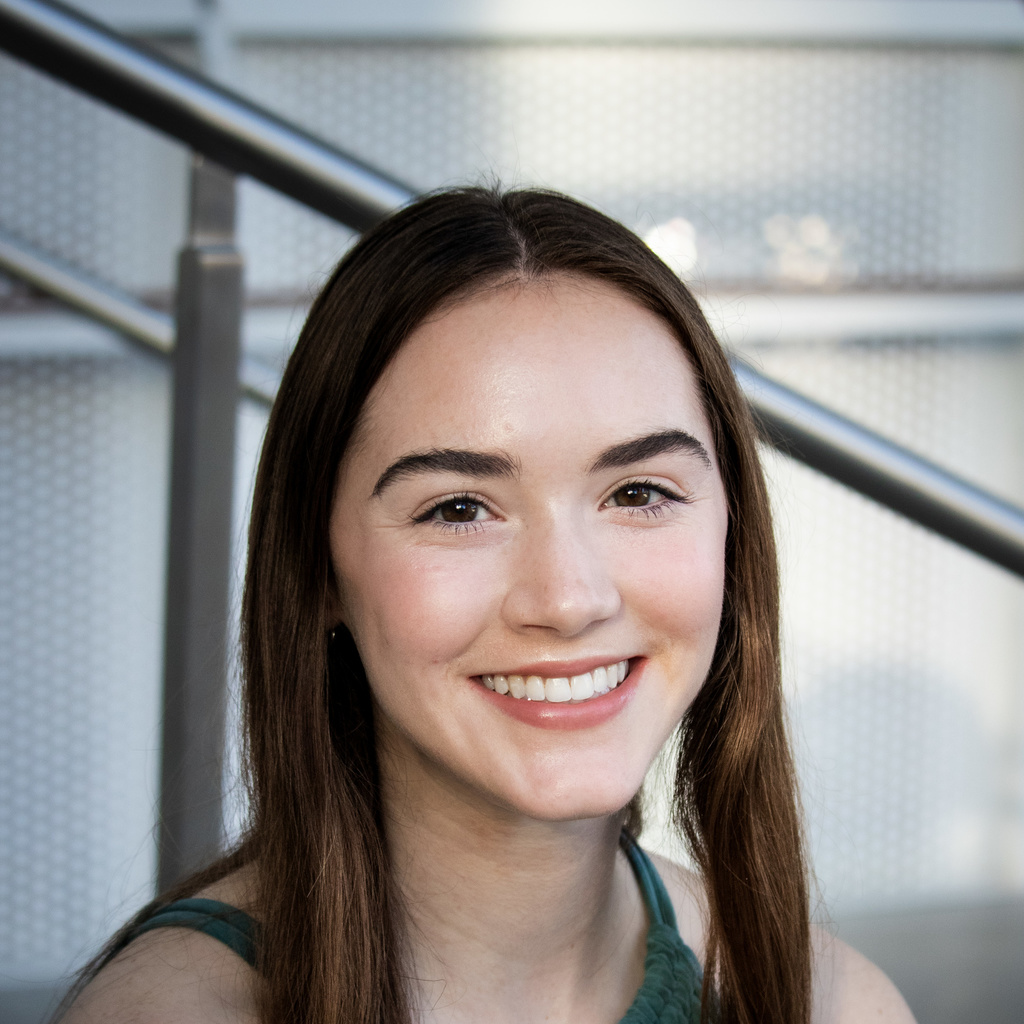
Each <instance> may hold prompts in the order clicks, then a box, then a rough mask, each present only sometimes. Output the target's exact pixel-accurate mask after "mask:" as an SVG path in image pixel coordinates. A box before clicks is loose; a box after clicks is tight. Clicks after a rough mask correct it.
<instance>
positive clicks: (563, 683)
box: [544, 676, 572, 704]
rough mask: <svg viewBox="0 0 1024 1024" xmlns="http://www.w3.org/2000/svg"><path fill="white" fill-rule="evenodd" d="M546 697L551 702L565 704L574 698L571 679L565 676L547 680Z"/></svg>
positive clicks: (545, 683) (545, 686)
mask: <svg viewBox="0 0 1024 1024" xmlns="http://www.w3.org/2000/svg"><path fill="white" fill-rule="evenodd" d="M544 699H545V700H546V701H548V702H549V703H551V704H563V703H564V702H565V701H567V700H572V689H571V688H570V686H569V680H568V679H566V678H565V676H561V677H558V678H555V679H547V680H545V682H544Z"/></svg>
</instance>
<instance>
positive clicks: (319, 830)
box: [207, 188, 810, 1024]
mask: <svg viewBox="0 0 1024 1024" xmlns="http://www.w3.org/2000/svg"><path fill="white" fill-rule="evenodd" d="M551 273H572V274H576V275H586V276H589V277H592V278H596V279H598V280H600V281H604V282H606V283H608V284H610V285H613V286H615V287H617V288H619V289H621V290H622V291H623V292H624V293H626V294H627V295H629V296H630V297H632V298H633V300H634V301H636V302H638V303H639V304H640V305H642V306H644V307H646V308H647V309H649V310H651V311H653V312H654V313H655V314H657V315H658V316H659V317H661V318H662V319H663V320H664V321H665V323H666V324H668V325H669V327H670V328H671V329H672V331H673V332H674V333H675V334H676V336H677V337H678V339H679V342H680V344H681V345H682V346H683V347H684V349H685V350H686V351H687V352H688V354H689V356H690V359H691V363H692V366H693V369H694V373H695V375H696V379H697V382H698V385H699V387H700V390H701V393H702V397H703V402H704V406H705V412H706V414H707V417H708V420H709V422H710V425H711V430H712V434H713V438H714V444H715V448H716V454H717V457H718V464H719V466H720V468H721V473H722V478H723V481H724V485H725V491H726V495H727V499H728V503H729V515H730V520H729V531H728V538H727V544H726V584H725V605H724V612H723V618H722V625H721V630H720V634H719V638H718V645H717V649H716V652H715V655H714V659H713V663H712V667H711V670H710V673H709V675H708V678H707V680H706V682H705V683H704V686H703V688H702V689H701V691H700V693H699V695H698V697H697V698H696V700H695V701H694V702H693V705H692V706H691V708H690V709H689V711H688V712H687V714H686V716H685V718H684V719H683V722H682V723H681V725H680V730H681V734H680V738H681V742H680V753H679V758H678V763H677V769H676V780H675V785H676V796H675V804H674V812H675V821H676V824H677V826H678V827H679V829H680V830H681V832H682V833H683V835H684V836H685V837H686V839H687V841H688V844H689V847H690V849H691V851H692V853H693V856H694V858H695V860H696V863H697V865H698V867H699V869H700V872H701V874H702V876H703V879H704V882H705V884H706V889H707V897H708V907H709V931H708V941H707V954H706V964H705V979H704V994H703V1014H702V1016H703V1017H704V1019H705V1020H710V1019H716V1020H720V1021H722V1022H723V1024H754V1022H757V1024H806V1022H807V1021H808V1020H809V1017H810V944H809V922H808V900H807V886H806V879H805V867H804V860H803V852H802V845H801V829H800V824H799V816H798V812H797V806H796V798H795V782H794V772H793V766H792V762H791V758H790V753H789V748H788V745H787V740H786V735H785V728H784V719H783V706H782V694H781V685H780V670H779V644H778V580H777V569H776V557H775V546H774V539H773V534H772V527H771V519H770V515H769V508H768V499H767V494H766V490H765V485H764V480H763V477H762V474H761V469H760V466H759V463H758V459H757V454H756V450H755V435H754V428H753V424H752V421H751V418H750V415H749V412H748V410H747V406H746V403H745V402H744V400H743V398H742V396H741V394H740V392H739V390H738V388H737V385H736V382H735V379H734V378H733V375H732V372H731V371H730V369H729V365H728V361H727V359H726V357H725V355H724V353H723V351H722V349H721V347H720V346H719V344H718V342H717V341H716V340H715V338H714V336H713V334H712V332H711V330H710V329H709V327H708V325H707V323H706V321H705V319H704V317H703V315H702V314H701V311H700V309H699V307H698V305H697V303H696V301H695V300H694V298H693V297H692V295H691V294H690V293H689V291H688V290H687V289H686V287H685V286H684V285H683V284H682V283H681V282H680V281H679V279H678V278H677V277H676V276H675V275H674V274H673V273H672V272H671V271H670V270H669V269H668V268H667V267H666V266H665V265H664V264H663V263H662V262H661V261H660V260H659V259H658V258H657V257H656V256H654V254H653V253H652V252H651V251H650V250H649V249H648V248H647V246H645V245H644V244H643V242H641V241H640V240H639V239H638V238H637V237H636V236H635V235H634V234H632V233H631V232H630V231H628V230H627V229H626V228H624V227H623V226H622V225H620V224H618V223H616V222H615V221H613V220H611V219H610V218H608V217H606V216H605V215H603V214H601V213H599V212H597V211H595V210H593V209H591V208H589V207H587V206H584V205H582V204H580V203H578V202H575V201H573V200H571V199H569V198H566V197H565V196H562V195H558V194H555V193H551V192H544V191H533V190H521V191H511V192H505V193H501V192H498V191H496V190H487V189H476V188H469V189H457V190H451V191H446V192H441V193H437V194H434V195H431V196H428V197H427V198H425V199H422V200H420V201H419V202H417V203H415V204H414V205H412V206H409V207H408V208H406V209H404V210H402V211H401V212H399V213H397V214H396V215H394V216H393V217H391V218H390V219H389V220H387V221H385V222H384V223H383V224H381V225H380V226H378V227H377V228H375V229H373V230H372V231H370V232H368V233H367V234H366V235H364V236H363V237H362V239H361V240H360V241H359V242H358V243H357V244H356V245H355V246H354V247H353V249H352V250H351V251H350V252H349V253H348V254H347V255H346V256H345V257H344V259H343V260H342V261H341V263H340V265H339V266H338V268H337V269H336V271H335V272H334V274H333V276H332V277H331V278H330V280H329V281H328V282H327V285H326V286H325V287H324V289H323V290H322V292H321V293H320V295H319V297H318V299H317V300H316V302H315V303H314V305H313V308H312V311H311V312H310V315H309V318H308V320H307V322H306V325H305V328H304V329H303V331H302V334H301V336H300V338H299V341H298V344H297V346H296V349H295V352H294V354H293V356H292V358H291V360H290V362H289V364H288V367H287V369H286V371H285V374H284V379H283V381H282V384H281V388H280V392H279V394H278V398H277V401H276V403H275V405H274V408H273V411H272V412H271V415H270V421H269V425H268V427H267V433H266V437H265V440H264V445H263V453H262V457H261V461H260V467H259V472H258V475H257V479H256V490H255V495H254V498H253V511H252V521H251V526H250V532H249V559H248V568H247V573H246V583H245V597H244V602H243V609H242V653H243V666H244V686H245V696H244V708H245V721H246V746H247V753H248V763H249V772H250V784H251V790H252V804H251V825H250V829H249V832H248V836H247V838H246V840H245V844H244V847H243V851H242V853H241V856H242V859H250V860H251V861H252V862H253V864H254V865H255V867H256V874H257V877H258V880H259V881H258V892H257V907H258V916H259V918H260V922H261V930H262V936H263V944H262V957H261V959H260V963H259V967H260V974H261V983H260V989H259V999H260V1009H261V1015H262V1019H263V1020H264V1021H266V1022H267V1024H271V1022H279V1021H297V1022H308V1024H324V1022H337V1024H342V1022H344V1024H408V1021H409V1019H410V1009H409V1002H408V996H407V991H406V980H405V976H404V974H403V955H402V954H403V950H402V914H401V909H400V907H399V906H398V903H397V897H396V895H395V886H394V884H393V882H392V880H391V877H390V871H389V862H388V850H387V845H386V843H385V840H384V834H383V825H382V810H381V806H380V796H379V787H378V782H377V756H376V750H375V747H374V738H373V737H374V732H373V721H372V716H373V707H372V702H371V699H370V695H369V687H368V684H367V681H366V677H365V674H364V672H363V668H362V664H361V662H360V659H359V654H358V652H357V650H356V648H355V645H354V643H353V642H352V639H351V637H350V636H349V635H348V633H347V632H346V631H345V630H344V629H339V631H338V633H337V635H336V636H333V638H332V634H331V630H332V627H333V626H334V620H333V617H332V607H333V595H334V580H333V578H332V570H331V563H330V558H329V548H328V518H329V514H330V507H331V500H332V495H333V489H334V483H335V477H336V473H337V470H338V466H339V463H340V462H341V460H342V458H343V456H344V454H345V449H346V445H347V444H348V441H349V438H350V437H351V435H352V431H353V428H354V426H355V424H356V422H357V420H358V417H359V415H360V411H361V410H362V408H363V405H364V403H365V401H366V399H367V396H368V394H369V393H370V390H371V388H372V387H373V386H374V384H375V382H376V381H377V380H378V379H379V377H380V375H381V373H382V371H383V370H384V368H385V367H386V366H387V365H388V363H389V361H390V360H391V359H392V358H393V357H394V355H395V353H396V352H397V351H398V349H399V348H400V346H401V345H402V343H403V342H404V340H405V339H406V338H407V337H408V335H409V334H410V332H411V331H412V330H413V329H414V328H415V327H416V326H417V325H418V324H420V323H421V322H422V321H423V320H424V319H425V318H426V317H427V316H428V315H430V314H431V312H433V311H435V310H436V309H437V308H438V307H439V306H440V305H442V304H444V303H446V302H450V301H452V300H453V299H456V298H458V297H459V296H460V295H464V294H469V293H471V292H472V291H473V290H475V289H478V288H481V287H484V286H486V285H487V284H491V283H495V282H498V281H502V280H513V281H514V280H517V279H518V280H524V279H530V278H535V277H538V276H543V275H545V274H551ZM234 856H235V859H234V860H233V861H231V862H230V863H231V864H232V865H234V864H237V863H238V862H239V860H238V858H239V856H240V854H239V852H238V851H236V854H235V855H234ZM227 863H228V862H225V866H226V865H227ZM215 872H216V868H215ZM207 877H210V876H209V875H207Z"/></svg>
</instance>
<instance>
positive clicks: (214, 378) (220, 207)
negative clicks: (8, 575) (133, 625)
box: [157, 156, 242, 890]
mask: <svg viewBox="0 0 1024 1024" xmlns="http://www.w3.org/2000/svg"><path fill="white" fill-rule="evenodd" d="M234 227H235V181H234V175H232V174H230V173H229V172H228V171H225V170H224V169H223V168H221V167H219V166H217V165H215V164H212V163H210V162H209V161H206V160H204V159H203V158H202V157H200V156H196V157H194V158H193V164H192V195H191V216H190V227H189V239H188V242H187V244H186V246H185V248H184V249H183V250H182V252H181V255H180V258H179V263H178V294H177V341H176V344H175V351H174V413H173V415H174V421H173V441H172V451H171V499H170V504H171V507H170V524H169V537H168V561H167V611H166V626H165V649H164V706H163V752H162V765H161V780H160V840H159V863H158V870H157V875H158V886H159V888H160V889H161V890H163V889H165V888H167V887H168V886H170V885H172V884H174V883H175V882H177V881H179V880H181V879H182V878H183V877H185V876H186V875H187V874H188V873H189V872H191V871H193V870H195V869H196V868H197V867H199V866H201V865H202V864H203V863H204V862H205V861H207V860H209V859H210V858H211V857H213V856H215V855H216V853H217V851H218V849H219V847H220V843H221V838H222V829H223V823H222V793H221V790H222V778H221V770H222V768H221V766H222V760H223V748H224V717H225V703H226V693H227V635H228V634H227V627H228V604H229V589H228V583H229V574H230V571H231V570H230V566H231V498H232V484H233V478H234V462H235V413H236V401H237V395H238V359H239V338H240V329H241V312H242V260H241V257H240V256H239V253H238V250H237V249H236V248H235V245H234Z"/></svg>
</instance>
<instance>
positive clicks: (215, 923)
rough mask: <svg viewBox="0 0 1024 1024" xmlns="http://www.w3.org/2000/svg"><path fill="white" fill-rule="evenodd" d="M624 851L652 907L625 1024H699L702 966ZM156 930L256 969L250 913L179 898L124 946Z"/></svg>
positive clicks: (647, 871) (653, 882)
mask: <svg viewBox="0 0 1024 1024" xmlns="http://www.w3.org/2000/svg"><path fill="white" fill-rule="evenodd" d="M622 848H623V850H624V851H625V853H626V856H627V857H628V858H629V863H630V865H631V866H632V868H633V872H634V873H635V875H636V879H637V882H638V883H639V885H640V892H641V893H642V895H643V899H644V903H645V904H646V906H647V913H648V916H649V917H650V921H651V923H650V926H649V927H648V929H647V953H646V955H645V957H644V980H643V984H642V985H641V986H640V990H639V991H638V992H637V994H636V998H635V999H634V1000H633V1003H632V1005H631V1006H630V1007H629V1009H628V1010H627V1011H626V1015H625V1017H623V1018H622V1020H621V1021H620V1022H619V1024H697V1022H698V1021H699V1020H700V986H701V977H702V975H701V968H700V964H699V963H698V962H697V958H696V957H695V956H694V955H693V951H692V950H691V949H690V947H689V946H687V945H686V943H685V942H683V940H682V938H681V937H680V935H679V931H678V928H677V926H676V915H675V911H674V910H673V909H672V901H671V900H670V899H669V896H668V893H667V892H666V891H665V885H664V883H663V882H662V880H661V878H660V877H659V875H658V872H657V871H656V870H655V867H654V865H653V864H652V863H651V861H650V858H649V857H648V856H647V854H646V853H644V851H643V850H641V849H640V847H639V846H637V845H636V843H634V842H633V840H632V839H630V838H629V837H628V836H625V835H624V836H623V838H622ZM155 928H191V929H193V930H194V931H198V932H203V934H205V935H209V936H210V937H211V938H214V939H217V940H218V941H220V942H223V943H224V944H225V945H226V946H229V947H230V948H231V949H233V950H234V951H235V952H236V953H237V954H238V955H239V956H240V957H241V958H242V959H243V960H245V961H246V962H247V963H249V964H252V965H253V966H255V965H256V942H257V940H258V926H257V924H256V922H255V921H254V920H253V919H252V918H251V917H249V915H248V914H246V913H245V912H244V911H241V910H238V909H237V908H236V907H232V906H231V905H230V904H227V903H220V902H219V901H217V900H199V899H191V900H176V901H175V902H174V903H168V904H167V906H165V907H161V908H160V909H159V910H157V911H156V912H155V913H154V914H153V916H152V917H149V918H147V919H146V920H145V921H143V922H142V924H140V925H138V926H136V927H135V928H134V929H132V931H131V933H130V934H129V935H128V936H127V937H126V938H125V941H124V942H123V943H122V946H121V948H123V947H124V946H126V945H127V944H128V943H129V942H131V941H132V939H134V938H135V937H136V936H138V935H141V934H143V933H144V932H148V931H152V930H153V929H155Z"/></svg>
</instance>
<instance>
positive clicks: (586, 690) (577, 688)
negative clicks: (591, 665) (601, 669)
mask: <svg viewBox="0 0 1024 1024" xmlns="http://www.w3.org/2000/svg"><path fill="white" fill-rule="evenodd" d="M569 686H570V687H571V689H572V699H573V700H586V699H587V698H588V697H593V696H594V677H593V676H592V675H591V674H590V673H589V672H584V673H583V675H581V676H573V677H572V679H571V680H570V681H569Z"/></svg>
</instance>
